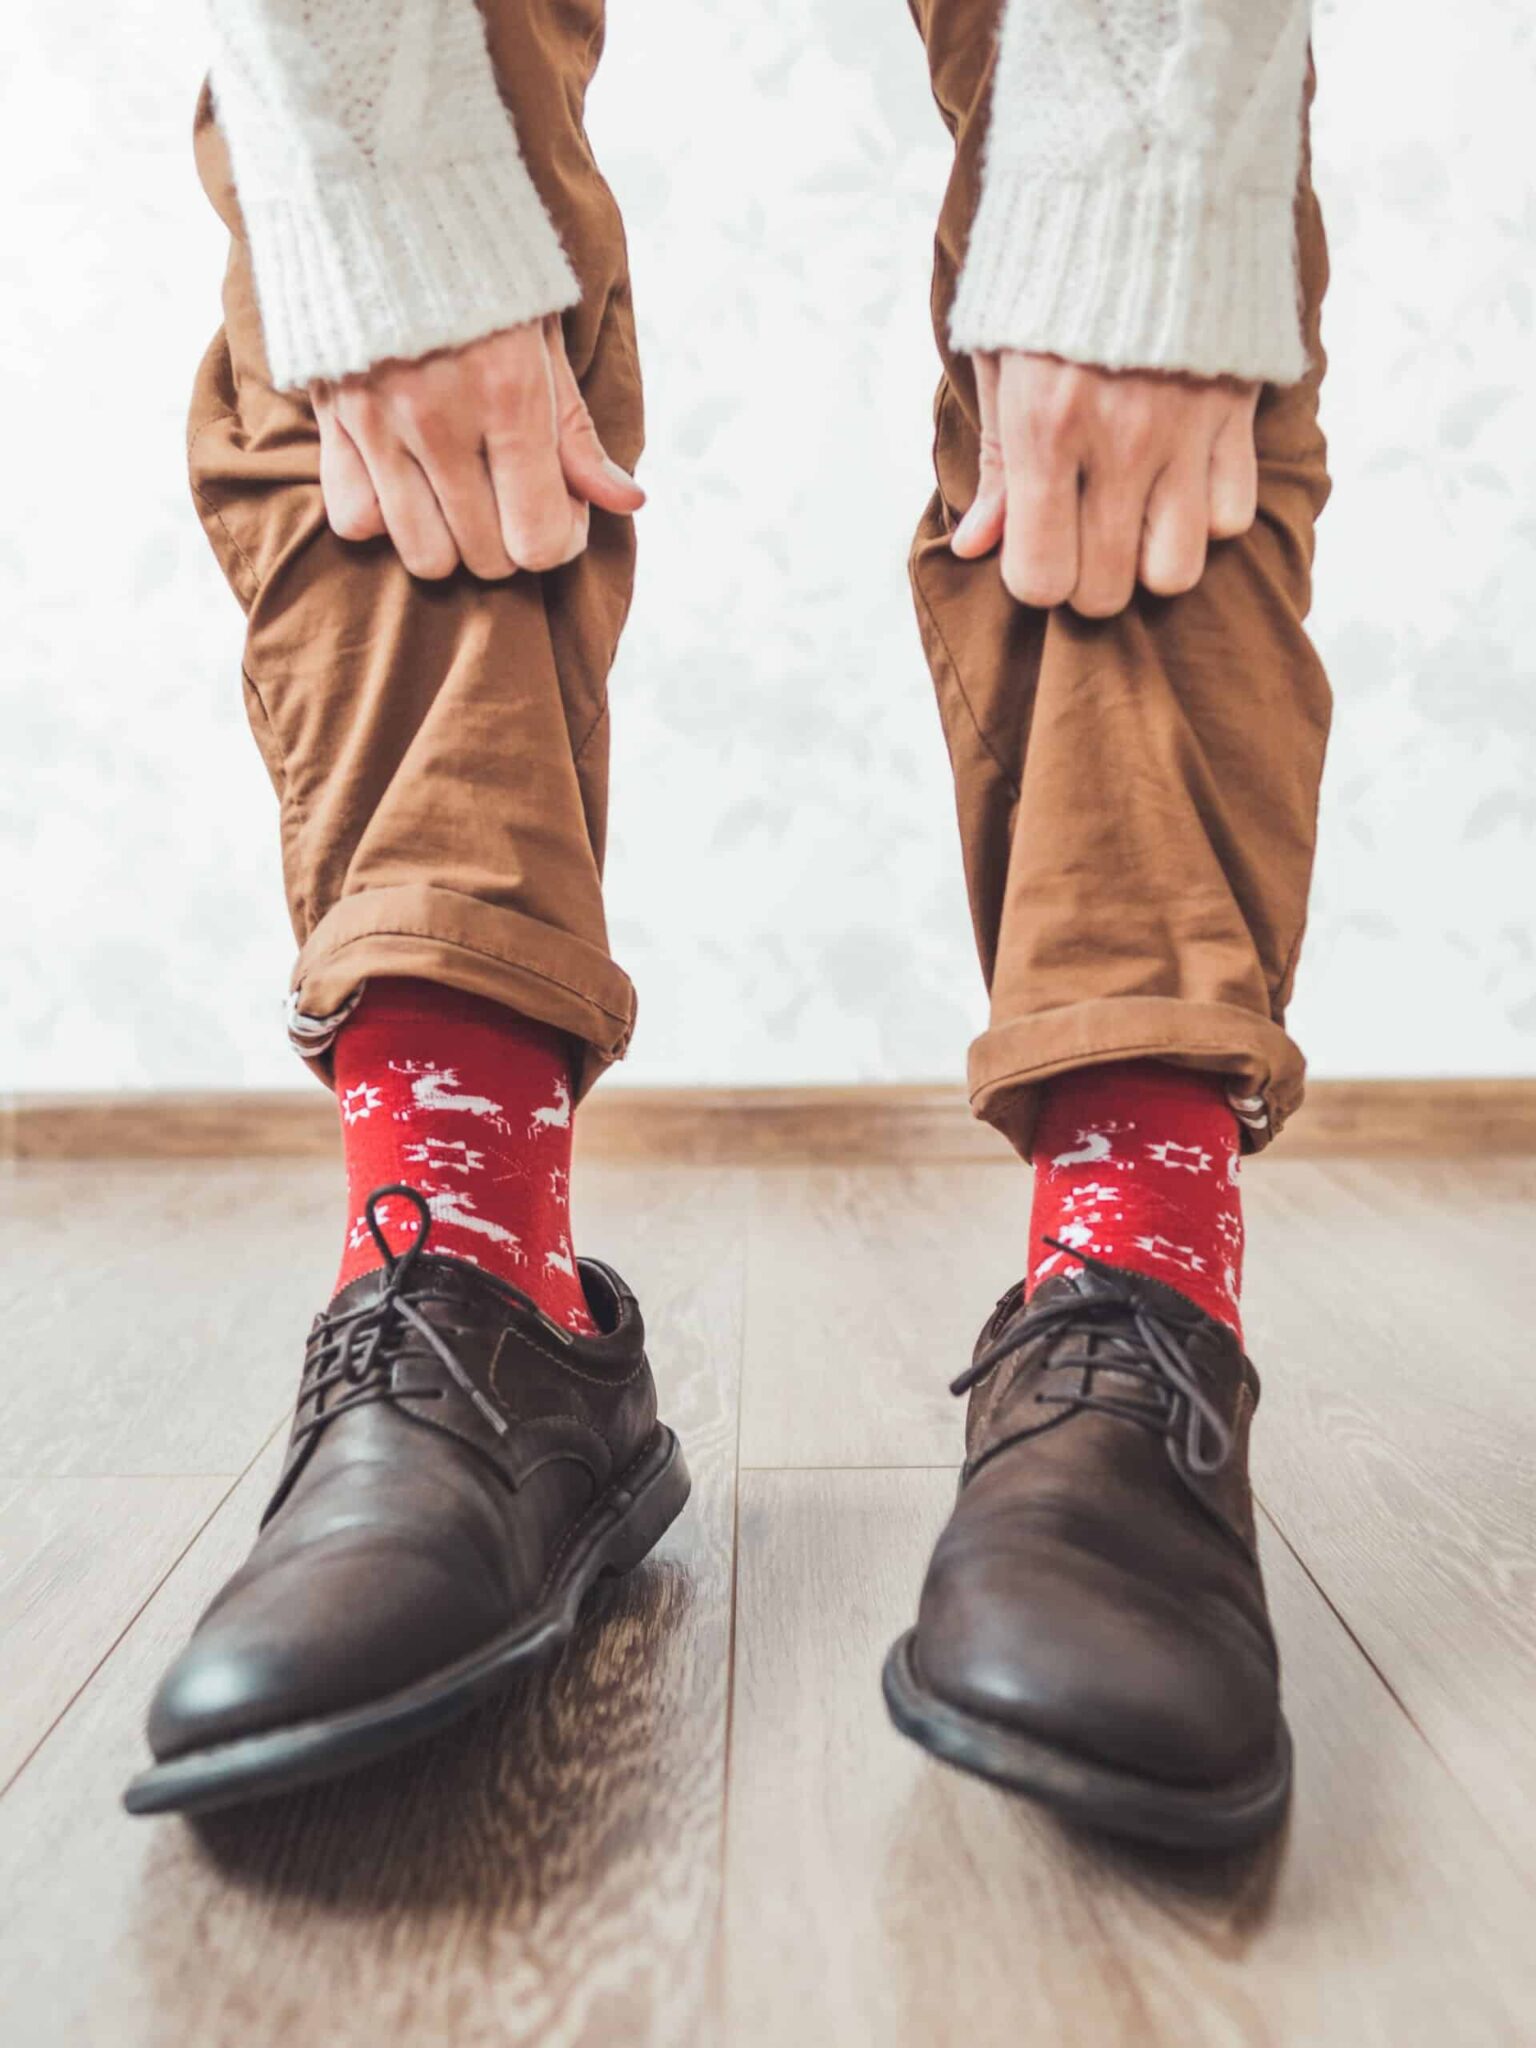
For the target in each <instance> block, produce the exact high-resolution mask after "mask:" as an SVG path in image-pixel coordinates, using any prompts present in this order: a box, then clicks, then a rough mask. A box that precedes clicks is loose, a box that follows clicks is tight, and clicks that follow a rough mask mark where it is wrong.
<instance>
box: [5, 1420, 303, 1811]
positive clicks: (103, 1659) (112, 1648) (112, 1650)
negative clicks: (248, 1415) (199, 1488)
mask: <svg viewBox="0 0 1536 2048" xmlns="http://www.w3.org/2000/svg"><path fill="white" fill-rule="evenodd" d="M283 1427H284V1424H283V1423H282V1422H279V1423H277V1424H276V1425H275V1426H274V1427H273V1428H272V1429H271V1430H269V1431H268V1433H267V1434H266V1436H265V1437H263V1439H262V1441H261V1443H260V1445H259V1446H258V1447H257V1449H256V1452H255V1453H254V1455H253V1456H252V1457H251V1458H250V1459H249V1461H248V1462H247V1464H246V1466H245V1468H244V1470H243V1471H240V1472H236V1473H233V1474H226V1473H223V1472H210V1473H204V1474H198V1473H191V1474H188V1473H181V1472H177V1473H171V1474H166V1473H148V1474H132V1473H129V1474H120V1475H116V1476H119V1477H127V1478H132V1477H148V1478H166V1477H170V1478H176V1479H182V1478H188V1477H191V1478H199V1477H203V1478H209V1479H224V1478H228V1480H229V1484H228V1485H227V1486H226V1487H225V1488H224V1491H223V1492H222V1493H221V1494H220V1495H219V1497H218V1499H217V1500H216V1501H215V1502H214V1503H213V1505H212V1506H211V1507H210V1508H209V1510H208V1512H207V1514H206V1515H204V1516H203V1518H202V1520H201V1521H200V1522H199V1523H198V1524H197V1526H196V1528H195V1529H194V1530H193V1531H192V1533H191V1535H190V1536H188V1538H187V1540H186V1542H185V1543H184V1544H183V1545H182V1546H181V1548H180V1550H178V1551H177V1553H176V1555H175V1556H174V1557H173V1558H172V1559H171V1561H170V1563H169V1564H168V1565H167V1566H166V1568H165V1570H164V1571H163V1572H161V1573H160V1575H159V1577H158V1578H157V1579H156V1580H155V1582H154V1584H153V1585H152V1586H151V1587H150V1588H149V1590H148V1592H147V1593H146V1594H145V1595H144V1597H143V1599H142V1600H140V1601H139V1603H138V1605H137V1606H136V1607H135V1608H134V1610H133V1612H132V1613H131V1614H130V1615H129V1617H128V1619H127V1620H126V1621H125V1622H124V1623H123V1626H122V1627H121V1628H120V1629H119V1630H118V1632H117V1634H116V1635H115V1636H114V1637H113V1638H112V1640H111V1642H110V1643H108V1645H107V1647H106V1648H105V1649H104V1650H103V1651H102V1653H101V1655H100V1656H99V1657H98V1658H97V1659H96V1661H95V1663H94V1664H93V1665H92V1666H91V1668H90V1670H89V1671H87V1673H86V1674H85V1676H84V1678H82V1679H81V1681H80V1683H79V1684H78V1685H77V1686H76V1687H75V1689H74V1691H73V1692H72V1693H71V1694H70V1695H69V1698H68V1699H67V1700H66V1701H65V1702H64V1704H63V1706H61V1707H60V1708H59V1711H58V1712H57V1713H56V1714H55V1715H54V1717H53V1719H52V1720H51V1721H50V1722H49V1723H48V1726H47V1727H46V1728H45V1729H44V1730H43V1732H42V1734H41V1735H39V1736H38V1738H37V1740H36V1742H34V1743H33V1745H32V1747H31V1748H30V1749H29V1750H28V1751H27V1753H26V1755H25V1756H24V1757H23V1758H22V1759H21V1761H20V1763H19V1764H17V1766H16V1768H15V1770H13V1771H12V1772H11V1774H10V1776H9V1777H8V1778H7V1779H6V1780H5V1783H4V1784H3V1785H0V1799H4V1798H5V1797H6V1795H7V1794H8V1793H9V1792H10V1790H11V1788H12V1787H13V1786H14V1785H15V1784H16V1782H17V1781H18V1779H19V1778H20V1777H21V1775H22V1773H23V1772H24V1771H26V1770H27V1769H28V1768H29V1767H30V1766H31V1764H32V1763H33V1761H34V1760H35V1759H36V1758H37V1757H38V1756H39V1755H40V1754H41V1753H42V1751H43V1749H44V1748H45V1747H46V1746H47V1744H48V1742H49V1741H50V1740H51V1738H52V1736H53V1734H54V1732H55V1730H56V1729H57V1728H58V1727H59V1726H60V1725H61V1724H62V1723H63V1721H64V1720H65V1719H66V1718H67V1717H68V1716H69V1714H70V1713H72V1712H73V1710H74V1708H75V1705H76V1703H77V1702H78V1701H79V1700H81V1699H83V1698H84V1696H85V1694H86V1693H87V1692H88V1691H89V1690H90V1688H91V1686H92V1685H94V1684H95V1682H96V1679H97V1677H98V1675H99V1674H100V1672H101V1671H102V1670H104V1669H105V1667H106V1666H107V1664H109V1663H110V1662H111V1660H112V1658H113V1657H114V1656H115V1655H116V1654H117V1651H118V1648H119V1646H120V1645H121V1644H122V1643H123V1641H124V1640H125V1638H126V1637H127V1636H129V1635H130V1634H131V1633H132V1631H133V1630H134V1629H135V1628H136V1627H137V1626H138V1623H139V1618H140V1616H141V1615H142V1614H144V1612H145V1611H146V1609H147V1608H148V1607H149V1605H150V1603H151V1602H152V1601H153V1600H154V1599H155V1597H156V1595H157V1594H158V1593H159V1591H160V1589H161V1587H162V1586H164V1585H166V1584H167V1582H168V1581H169V1580H170V1578H171V1576H172V1574H173V1573H175V1572H177V1571H178V1570H179V1569H180V1568H181V1565H182V1563H183V1561H184V1560H185V1559H186V1558H187V1557H188V1556H190V1554H191V1552H192V1550H193V1549H194V1547H195V1546H196V1544H197V1543H198V1541H199V1540H200V1538H201V1537H202V1535H203V1532H204V1531H205V1530H206V1529H207V1528H208V1526H209V1524H210V1523H211V1522H212V1521H213V1519H214V1517H215V1516H216V1515H218V1514H220V1513H221V1512H222V1511H223V1509H224V1508H225V1506H226V1505H227V1504H228V1502H229V1499H230V1496H231V1495H232V1494H233V1493H234V1491H235V1488H236V1487H237V1486H238V1485H239V1484H240V1482H241V1480H242V1479H244V1477H245V1475H246V1473H247V1472H249V1471H250V1470H251V1468H252V1466H254V1465H255V1464H256V1463H257V1461H258V1460H259V1459H260V1458H261V1457H263V1456H264V1454H265V1453H266V1451H267V1449H268V1447H269V1446H270V1445H271V1443H272V1441H273V1439H274V1438H275V1437H276V1436H277V1435H278V1434H279V1433H280V1432H281V1430H282V1429H283ZM68 1476H70V1477H73V1476H74V1475H73V1474H71V1475H68Z"/></svg>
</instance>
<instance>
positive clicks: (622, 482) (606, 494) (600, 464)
mask: <svg viewBox="0 0 1536 2048" xmlns="http://www.w3.org/2000/svg"><path fill="white" fill-rule="evenodd" d="M546 335H547V340H548V346H549V373H550V379H551V381H552V383H553V385H554V397H555V432H556V439H557V441H558V444H559V451H560V468H561V472H562V474H563V475H564V477H565V481H566V483H567V485H568V486H569V488H570V493H571V496H572V497H573V498H576V499H579V500H583V501H584V502H585V503H586V504H589V505H600V506H601V507H602V509H603V510H604V511H605V512H621V513H630V512H638V511H639V509H640V507H641V506H642V505H643V504H644V503H645V492H644V491H643V490H642V489H641V488H640V486H639V484H637V483H636V482H635V480H634V478H633V477H632V476H631V475H630V473H629V471H628V470H627V469H625V468H623V467H622V466H621V465H620V464H619V463H617V462H615V461H614V459H613V457H612V456H611V455H610V454H609V453H608V451H607V449H606V448H604V446H603V444H602V440H601V438H600V437H599V435H598V431H597V428H596V426H595V425H594V424H593V421H592V415H591V413H590V412H588V410H587V402H586V400H585V399H584V398H583V397H582V395H581V386H580V385H579V384H578V383H577V382H576V373H575V372H574V371H573V370H572V368H571V365H570V360H569V358H568V357H567V355H566V353H565V341H564V338H563V336H562V335H561V332H560V323H559V321H558V320H552V321H551V322H550V324H549V327H548V329H547V330H546ZM583 541H585V529H583Z"/></svg>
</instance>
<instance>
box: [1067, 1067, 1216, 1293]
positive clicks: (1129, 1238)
mask: <svg viewBox="0 0 1536 2048" xmlns="http://www.w3.org/2000/svg"><path fill="white" fill-rule="evenodd" d="M1033 1158H1034V1167H1035V1199H1034V1213H1033V1215H1032V1218H1031V1224H1030V1244H1031V1263H1030V1267H1029V1283H1030V1286H1031V1288H1033V1287H1036V1286H1038V1285H1039V1284H1040V1282H1041V1281H1042V1280H1046V1279H1049V1278H1051V1277H1052V1276H1054V1275H1064V1276H1067V1277H1071V1276H1072V1275H1074V1274H1079V1273H1081V1272H1082V1271H1083V1270H1084V1269H1083V1266H1082V1264H1081V1262H1080V1261H1079V1260H1078V1259H1075V1258H1074V1257H1073V1256H1072V1254H1073V1253H1075V1252H1076V1253H1085V1254H1087V1255H1089V1256H1090V1257H1093V1258H1096V1259H1102V1260H1104V1261H1105V1262H1106V1263H1107V1264H1109V1265H1118V1266H1122V1267H1128V1268H1130V1269H1132V1270H1134V1271H1138V1272H1142V1273H1146V1274H1149V1275H1151V1276H1152V1277H1154V1278H1157V1279H1161V1280H1165V1281H1167V1282H1168V1284H1169V1285H1170V1286H1173V1287H1176V1288H1177V1289H1178V1290H1179V1291H1180V1292H1181V1293H1183V1294H1186V1295H1188V1296H1189V1297H1190V1298H1191V1299H1192V1300H1195V1301H1197V1302H1198V1303H1199V1305H1200V1306H1201V1307H1202V1308H1205V1309H1207V1310H1208V1311H1209V1312H1210V1313H1211V1314H1212V1315H1215V1316H1217V1317H1219V1318H1220V1319H1221V1320H1222V1321H1224V1322H1226V1323H1228V1324H1230V1325H1231V1326H1232V1327H1233V1328H1234V1329H1240V1318H1239V1312H1238V1297H1239V1291H1240V1287H1241V1277H1242V1254H1243V1223H1242V1209H1241V1203H1240V1197H1239V1194H1238V1170H1239V1161H1240V1143H1239V1128H1238V1124H1237V1120H1236V1118H1235V1117H1234V1116H1233V1114H1232V1112H1231V1109H1230V1106H1229V1105H1228V1104H1227V1102H1226V1098H1225V1094H1224V1091H1223V1089H1222V1087H1221V1085H1220V1084H1219V1083H1218V1082H1217V1081H1215V1080H1214V1079H1213V1078H1212V1077H1209V1076H1204V1075H1199V1074H1194V1073H1185V1072H1183V1071H1181V1070H1179V1069H1175V1068H1172V1067H1165V1066H1160V1065H1158V1064H1157V1063H1155V1062H1152V1061H1127V1062H1125V1063H1123V1064H1121V1065H1118V1066H1106V1067H1095V1068H1088V1069H1080V1070H1077V1071H1075V1072H1073V1073H1069V1074H1065V1075H1060V1076H1057V1077H1056V1079H1055V1080H1053V1081H1051V1082H1050V1083H1048V1084H1047V1085H1046V1087H1045V1089H1044V1091H1043V1099H1042V1103H1041V1107H1040V1113H1039V1118H1038V1121H1037V1126H1036V1132H1035V1145H1034V1153H1033ZM1046 1238H1053V1239H1055V1240H1056V1244H1055V1245H1047V1244H1045V1243H1044V1242H1043V1240H1044V1239H1046ZM1060 1246H1065V1247H1066V1248H1067V1249H1066V1250H1061V1249H1059V1248H1058V1247H1060Z"/></svg>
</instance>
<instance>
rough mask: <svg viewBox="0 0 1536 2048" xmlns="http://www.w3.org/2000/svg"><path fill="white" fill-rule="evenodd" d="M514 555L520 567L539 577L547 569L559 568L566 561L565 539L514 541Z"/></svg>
mask: <svg viewBox="0 0 1536 2048" xmlns="http://www.w3.org/2000/svg"><path fill="white" fill-rule="evenodd" d="M512 555H513V558H514V559H515V560H516V561H517V563H518V564H519V566H520V567H522V568H524V569H531V570H533V572H534V573H535V574H536V575H538V574H541V573H542V572H543V571H544V570H546V569H558V568H559V566H560V564H561V563H562V562H563V561H564V560H565V559H566V551H565V541H564V538H563V537H562V538H561V539H559V540H550V539H548V538H547V537H544V536H540V537H539V538H538V539H536V540H535V539H528V540H521V541H519V540H514V543H513V547H512Z"/></svg>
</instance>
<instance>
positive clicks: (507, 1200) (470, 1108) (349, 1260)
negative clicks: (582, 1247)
mask: <svg viewBox="0 0 1536 2048" xmlns="http://www.w3.org/2000/svg"><path fill="white" fill-rule="evenodd" d="M336 1100H337V1103H338V1105H339V1107H340V1110H341V1130H342V1141H343V1144H344V1146H345V1148H346V1160H347V1201H348V1209H347V1215H348V1223H347V1241H346V1247H345V1249H344V1251H343V1253H342V1259H341V1273H340V1276H339V1278H338V1280H337V1283H336V1284H337V1286H338V1287H344V1286H345V1285H346V1283H347V1282H348V1281H349V1280H355V1279H357V1277H358V1275H359V1274H361V1273H367V1272H371V1271H372V1270H373V1268H374V1267H375V1266H377V1265H379V1264H380V1263H381V1261H380V1258H379V1250H378V1246H377V1245H376V1244H375V1243H374V1241H373V1237H372V1235H371V1233H370V1232H369V1229H368V1223H367V1219H366V1218H365V1216H364V1214H363V1205H364V1203H365V1202H366V1201H367V1199H368V1196H369V1195H370V1194H371V1193H372V1192H373V1190H374V1189H375V1188H378V1187H383V1186H385V1185H387V1184H388V1183H390V1182H392V1181H405V1182H407V1183H408V1184H409V1185H410V1186H411V1187H414V1188H419V1189H420V1190H421V1192H422V1194H423V1195H425V1196H426V1198H427V1202H428V1205H429V1207H430V1208H431V1211H432V1234H431V1237H430V1238H429V1240H428V1246H429V1249H430V1250H432V1251H438V1252H451V1253H452V1254H453V1256H454V1257H455V1258H457V1259H465V1260H468V1261H469V1262H470V1263H471V1264H473V1265H476V1266H483V1267H484V1268H485V1269H486V1271H487V1272H489V1273H495V1274H497V1275H499V1276H500V1278H502V1279H504V1280H510V1281H512V1282H513V1284H514V1285H515V1286H517V1287H520V1288H521V1289H522V1290H523V1292H524V1293H525V1294H529V1295H531V1296H532V1297H533V1299H534V1300H535V1301H536V1302H537V1303H538V1305H539V1307H540V1308H541V1309H543V1310H544V1312H545V1314H546V1315H548V1316H550V1317H552V1318H553V1320H554V1321H556V1322H558V1323H563V1324H564V1325H565V1326H566V1328H567V1329H572V1330H581V1331H587V1332H590V1331H591V1330H592V1328H593V1327H594V1326H593V1323H592V1319H591V1317H590V1316H589V1315H588V1313H587V1304H586V1297H585V1296H584V1294H583V1293H582V1288H581V1281H580V1279H579V1278H578V1277H577V1273H576V1260H575V1256H574V1254H573V1253H572V1251H571V1224H570V1194H569V1189H570V1171H571V1075H570V1060H569V1056H568V1054H567V1051H566V1040H565V1037H564V1035H563V1034H562V1033H561V1032H558V1031H555V1030H553V1029H552V1028H551V1027H550V1026H549V1025H547V1024H535V1023H533V1022H531V1021H530V1020H529V1019H528V1018H526V1017H520V1016H519V1015H518V1014H517V1012H516V1011H515V1010H509V1009H507V1008H506V1007H505V1006H504V1005H503V1004H501V1003H493V1002H489V1001H487V1000H486V998H485V997H483V996H471V995H464V994H461V993H460V991H459V990H457V989H452V988H442V987H439V986H438V984H437V983H436V982H430V981H404V980H397V979H385V980H380V981H372V982H370V983H369V985H368V988H367V991H366V993H365V994H364V996H363V1000H362V1002H361V1003H360V1004H359V1005H358V1007H357V1009H356V1010H355V1011H354V1012H353V1014H352V1015H351V1017H349V1018H348V1020H347V1022H346V1024H345V1025H344V1026H343V1027H342V1030H341V1033H340V1036H339V1037H338V1038H337V1040H336ZM381 1211H382V1213H381V1216H380V1221H381V1223H382V1225H383V1228H384V1233H385V1235H386V1236H387V1237H388V1238H389V1240H390V1243H391V1244H392V1245H393V1246H394V1247H395V1248H396V1249H397V1250H399V1249H401V1248H402V1247H403V1245H405V1244H408V1243H409V1242H410V1237H411V1234H412V1233H413V1232H414V1231H415V1229H416V1227H417V1226H416V1222H415V1216H414V1212H413V1211H412V1209H411V1207H410V1204H409V1203H406V1202H400V1201H397V1202H395V1203H393V1204H391V1203H390V1202H388V1201H385V1202H384V1203H383V1204H381Z"/></svg>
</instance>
